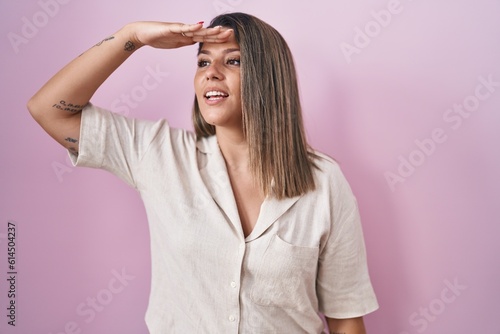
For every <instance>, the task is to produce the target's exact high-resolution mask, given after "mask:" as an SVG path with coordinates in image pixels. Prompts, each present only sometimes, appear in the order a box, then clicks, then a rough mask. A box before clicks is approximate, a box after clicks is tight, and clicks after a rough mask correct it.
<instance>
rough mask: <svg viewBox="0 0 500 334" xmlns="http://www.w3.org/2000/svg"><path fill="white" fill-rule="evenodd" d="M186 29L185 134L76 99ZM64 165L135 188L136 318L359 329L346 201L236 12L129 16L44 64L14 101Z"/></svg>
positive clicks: (280, 79) (356, 250)
mask: <svg viewBox="0 0 500 334" xmlns="http://www.w3.org/2000/svg"><path fill="white" fill-rule="evenodd" d="M196 42H199V43H200V44H199V50H198V69H197V72H196V75H195V79H194V87H195V94H196V96H195V105H194V112H193V120H194V124H195V129H196V134H193V133H191V132H188V131H184V130H179V129H173V128H170V127H169V126H168V123H167V122H166V121H165V120H160V121H157V122H150V121H141V120H131V119H127V118H125V117H122V116H119V115H116V114H112V113H110V112H108V111H106V110H103V109H100V108H98V107H96V106H93V105H92V104H91V103H89V100H90V98H91V97H92V95H93V94H94V92H95V91H96V90H97V89H98V87H99V86H100V85H101V84H102V83H103V82H104V81H105V80H106V78H107V77H108V76H109V75H110V74H111V73H112V72H113V71H114V70H115V69H116V68H118V67H119V66H120V65H121V64H122V63H123V62H124V61H125V60H126V59H127V58H128V57H129V56H130V55H131V54H132V53H134V52H136V51H137V50H138V49H140V48H141V47H143V46H146V45H148V46H152V47H156V48H164V49H172V48H178V47H183V46H188V45H192V44H194V43H196ZM28 109H29V111H30V112H31V114H32V115H33V117H34V118H35V119H36V120H37V122H38V123H39V124H40V125H41V126H42V127H43V128H44V129H45V130H46V131H47V132H48V133H49V134H50V135H51V136H52V137H53V138H54V139H55V140H57V141H58V142H59V143H60V144H62V145H63V146H64V147H66V148H67V149H68V150H69V152H70V155H71V157H72V159H73V161H74V163H75V164H76V165H78V166H87V167H95V168H102V169H106V170H108V171H110V172H112V173H114V174H115V175H117V176H119V177H120V178H122V179H123V180H124V181H126V182H127V183H128V184H129V185H131V186H132V187H134V188H136V189H137V190H138V191H139V192H140V195H141V198H142V199H143V201H144V204H145V207H146V212H147V215H148V221H149V224H150V231H151V254H152V282H151V295H150V301H149V306H148V310H147V313H146V322H147V325H148V328H149V330H150V332H151V333H153V334H159V333H321V332H322V330H323V324H322V320H321V318H320V317H319V316H318V313H319V312H322V313H324V314H325V316H326V317H327V321H328V324H329V328H330V332H331V333H365V328H364V324H363V318H362V316H363V315H365V314H367V313H369V312H372V311H374V310H375V309H377V307H378V305H377V301H376V298H375V295H374V292H373V289H372V286H371V283H370V279H369V275H368V269H367V265H366V256H365V248H364V241H363V235H362V230H361V224H360V221H359V215H358V209H357V204H356V200H355V198H354V196H353V194H352V192H351V190H350V188H349V185H348V183H347V181H346V180H345V178H344V176H343V175H342V173H341V171H340V169H339V167H338V165H337V164H336V163H335V162H334V161H333V160H332V159H330V158H328V157H327V156H325V155H323V154H321V153H318V152H314V151H313V150H312V149H310V148H309V147H308V145H307V143H306V139H305V136H304V131H303V126H302V118H301V109H300V101H299V94H298V89H297V80H296V76H295V69H294V65H293V60H292V56H291V53H290V51H289V49H288V46H287V45H286V42H285V41H284V40H283V38H282V37H281V35H280V34H279V33H278V32H277V31H276V30H275V29H273V28H272V27H271V26H269V25H268V24H266V23H264V22H263V21H261V20H259V19H257V18H255V17H253V16H250V15H247V14H243V13H233V14H225V15H221V16H218V17H216V18H215V19H214V20H213V21H212V23H211V24H210V27H208V28H203V23H202V22H200V23H197V24H180V23H163V22H135V23H131V24H128V25H126V26H125V27H123V28H122V29H120V30H119V31H118V32H116V34H114V35H112V36H110V37H108V38H106V39H104V40H103V41H102V42H100V43H98V44H97V45H95V46H94V47H92V48H91V49H89V50H88V51H87V52H85V53H84V54H82V55H81V56H80V57H78V58H77V59H75V60H73V61H72V62H71V63H70V64H68V65H67V66H66V67H64V68H63V69H62V70H61V71H60V72H58V73H57V74H56V75H55V76H54V77H53V78H52V79H50V80H49V81H48V82H47V83H46V84H45V85H44V86H43V87H42V88H41V89H40V91H39V92H37V93H36V94H35V95H34V96H33V98H32V99H31V100H30V101H29V103H28Z"/></svg>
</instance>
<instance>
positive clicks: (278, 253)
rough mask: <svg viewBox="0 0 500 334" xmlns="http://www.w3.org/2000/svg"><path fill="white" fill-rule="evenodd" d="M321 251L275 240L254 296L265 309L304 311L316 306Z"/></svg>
mask: <svg viewBox="0 0 500 334" xmlns="http://www.w3.org/2000/svg"><path fill="white" fill-rule="evenodd" d="M318 256H319V248H316V247H301V246H295V245H292V244H289V243H288V242H286V241H283V240H282V239H281V238H280V237H279V236H278V235H275V236H274V237H272V239H271V241H270V243H269V246H268V248H267V249H266V251H265V253H264V255H263V257H262V260H261V262H260V264H259V266H258V269H257V273H256V275H255V280H254V285H253V286H252V290H251V293H250V298H251V299H252V301H253V302H254V303H256V304H258V305H261V306H270V307H280V308H287V309H294V310H296V311H299V312H301V311H303V310H306V309H308V308H310V307H313V306H314V305H315V304H316V294H315V286H316V268H317V264H318Z"/></svg>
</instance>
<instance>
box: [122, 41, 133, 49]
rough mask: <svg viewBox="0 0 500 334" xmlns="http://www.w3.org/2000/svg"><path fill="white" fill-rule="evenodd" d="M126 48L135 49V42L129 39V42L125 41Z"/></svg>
mask: <svg viewBox="0 0 500 334" xmlns="http://www.w3.org/2000/svg"><path fill="white" fill-rule="evenodd" d="M124 49H125V51H134V50H135V44H134V43H132V42H131V41H128V42H127V43H125V46H124Z"/></svg>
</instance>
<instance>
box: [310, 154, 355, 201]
mask: <svg viewBox="0 0 500 334" xmlns="http://www.w3.org/2000/svg"><path fill="white" fill-rule="evenodd" d="M313 153H314V160H313V161H314V164H315V165H316V168H314V176H315V181H316V188H317V191H320V192H328V193H330V194H333V195H336V196H338V195H341V196H352V190H351V187H350V185H349V182H348V180H347V178H346V177H345V175H344V172H343V170H342V167H341V165H340V164H339V162H337V161H336V160H335V159H334V158H332V157H331V156H329V155H327V154H325V153H322V152H319V151H313Z"/></svg>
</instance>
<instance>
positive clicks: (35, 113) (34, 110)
mask: <svg viewBox="0 0 500 334" xmlns="http://www.w3.org/2000/svg"><path fill="white" fill-rule="evenodd" d="M26 108H27V109H28V111H29V113H30V115H31V116H32V117H33V118H34V119H35V120H36V121H38V120H39V119H40V115H41V108H40V105H39V103H37V101H36V97H35V96H33V97H32V98H30V99H29V100H28V102H27V103H26Z"/></svg>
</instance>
